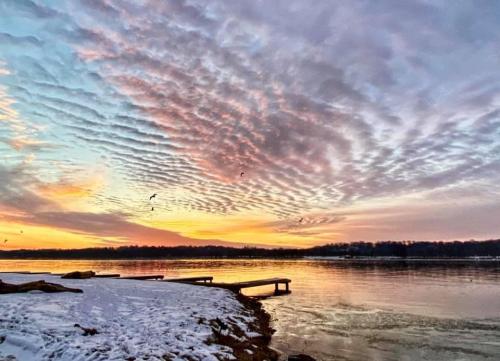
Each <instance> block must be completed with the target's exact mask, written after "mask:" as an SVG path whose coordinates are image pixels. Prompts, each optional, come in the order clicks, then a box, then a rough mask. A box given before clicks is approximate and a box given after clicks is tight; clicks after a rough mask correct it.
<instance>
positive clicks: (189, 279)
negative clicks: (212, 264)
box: [163, 276, 214, 283]
mask: <svg viewBox="0 0 500 361" xmlns="http://www.w3.org/2000/svg"><path fill="white" fill-rule="evenodd" d="M213 279H214V278H213V277H212V276H199V277H183V278H169V279H166V280H163V281H164V282H177V283H193V282H203V283H207V282H208V283H212V281H213Z"/></svg>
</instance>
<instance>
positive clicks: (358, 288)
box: [0, 260, 500, 360]
mask: <svg viewBox="0 0 500 361" xmlns="http://www.w3.org/2000/svg"><path fill="white" fill-rule="evenodd" d="M76 269H79V270H86V269H93V270H96V271H103V272H113V273H114V272H116V273H121V274H122V275H132V274H148V273H155V274H156V273H161V274H165V275H166V277H181V276H201V275H212V276H214V277H215V280H216V281H222V282H232V281H244V280H251V279H258V278H267V277H288V278H291V279H292V280H293V281H292V284H291V290H292V293H291V294H290V295H288V296H281V297H274V298H269V299H266V300H264V301H263V303H264V307H265V308H266V310H268V311H269V312H270V313H271V315H272V317H273V323H274V327H275V328H276V330H277V331H276V334H275V336H274V337H273V346H274V347H276V348H277V349H280V350H282V351H284V352H287V353H297V352H304V353H308V354H311V355H313V356H315V357H317V358H318V359H320V360H498V359H500V265H499V264H498V263H485V262H480V263H479V262H457V263H450V262H431V263H425V264H424V263H423V262H412V263H404V262H394V261H390V262H389V261H386V262H358V261H350V262H346V261H339V260H335V261H328V260H292V261H284V260H112V261H80V260H79V261H67V260H39V261H38V260H37V261H32V260H29V261H28V260H0V271H14V270H19V271H22V270H30V271H53V272H56V271H57V272H65V271H72V270H76ZM0 277H1V275H0ZM272 290H273V286H267V287H262V288H255V289H251V290H246V291H245V293H247V294H253V295H255V294H267V293H271V292H272Z"/></svg>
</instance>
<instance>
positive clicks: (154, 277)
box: [119, 275, 163, 281]
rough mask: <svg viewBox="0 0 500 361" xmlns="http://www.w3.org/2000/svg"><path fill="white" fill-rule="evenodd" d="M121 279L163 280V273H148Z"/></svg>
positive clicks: (121, 278)
mask: <svg viewBox="0 0 500 361" xmlns="http://www.w3.org/2000/svg"><path fill="white" fill-rule="evenodd" d="M119 279H120V280H141V281H143V280H162V279H163V275H148V276H126V277H120V278H119Z"/></svg>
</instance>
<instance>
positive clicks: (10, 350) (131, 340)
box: [0, 273, 279, 361]
mask: <svg viewBox="0 0 500 361" xmlns="http://www.w3.org/2000/svg"><path fill="white" fill-rule="evenodd" d="M0 278H1V279H3V280H4V281H5V282H9V283H15V284H18V283H23V282H27V281H28V282H29V281H34V280H41V279H45V280H47V281H48V282H57V283H59V284H63V285H65V286H72V287H79V288H82V289H83V290H84V293H83V294H80V295H81V296H75V294H68V293H58V294H47V293H39V292H36V293H24V294H5V295H0V299H1V302H2V304H3V305H4V306H5V307H2V309H0V319H1V320H2V322H0V359H3V358H5V357H7V358H8V357H9V355H12V356H14V358H11V360H19V361H21V360H24V359H32V360H44V359H46V358H47V357H49V356H50V357H53V358H54V359H57V360H65V361H66V360H68V361H69V360H72V359H73V358H74V357H75V355H77V354H84V353H85V351H86V353H85V354H87V355H89V354H90V355H92V354H94V353H95V354H96V357H101V358H102V357H105V358H106V359H109V360H118V359H120V360H123V359H125V360H129V361H132V360H139V359H143V358H144V357H146V358H149V359H150V360H155V359H158V360H171V361H173V360H175V361H177V360H181V359H188V360H227V359H231V358H232V357H234V358H235V359H236V360H241V361H264V360H269V361H276V360H278V357H279V353H278V352H277V351H275V350H273V349H272V348H270V346H269V345H270V342H271V336H272V334H273V333H274V330H273V329H272V327H271V322H270V320H271V317H270V315H269V314H268V313H267V312H266V311H265V310H264V309H263V307H262V304H261V303H260V302H259V301H257V300H254V299H251V298H249V297H247V296H243V295H236V294H233V293H231V292H229V291H227V290H223V289H215V288H201V287H194V286H191V285H184V284H172V283H166V282H165V283H164V282H156V281H135V280H133V281H130V280H116V279H115V280H113V279H86V280H65V279H61V278H59V277H56V276H54V275H49V274H45V275H43V274H15V273H3V274H0ZM167 310H168V312H167ZM75 324H82V325H84V326H86V327H95V328H96V329H97V330H98V331H99V332H98V334H97V335H95V336H91V337H87V336H84V335H81V333H80V331H79V329H78V328H75V327H74V326H75ZM40 335H43V337H40Z"/></svg>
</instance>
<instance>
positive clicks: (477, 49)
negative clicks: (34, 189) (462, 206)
mask: <svg viewBox="0 0 500 361" xmlns="http://www.w3.org/2000/svg"><path fill="white" fill-rule="evenodd" d="M0 10H2V11H3V13H5V14H8V15H9V16H11V17H12V18H13V19H15V21H17V22H18V24H19V29H21V28H23V29H24V28H25V29H27V30H26V31H20V30H19V29H18V28H16V27H12V26H9V24H3V23H1V24H0V39H2V40H4V41H3V42H2V45H1V47H2V57H3V59H2V60H3V61H4V63H5V64H4V63H2V64H3V65H0V69H7V68H8V69H9V72H10V73H11V74H7V73H6V72H3V73H2V71H1V70H0V73H1V74H4V75H6V76H2V78H1V81H2V83H3V84H5V86H7V87H8V89H9V97H8V98H7V97H6V96H4V97H3V98H2V96H1V93H0V111H3V112H0V119H2V118H5V117H10V118H13V115H16V116H17V114H18V113H20V114H22V116H23V119H29V121H30V122H31V124H29V125H32V124H33V123H36V124H38V125H43V126H44V127H46V128H45V129H47V131H44V132H38V133H36V134H30V136H32V137H31V138H29V139H37V141H36V142H40V143H39V144H51V145H52V144H54V145H59V146H61V147H62V148H61V149H64V153H67V154H69V155H70V158H71V162H73V163H75V164H76V165H80V166H81V167H82V168H85V166H87V165H89V164H94V163H95V162H97V160H99V162H101V161H102V163H103V164H104V166H105V167H107V168H109V169H110V170H111V172H110V173H112V176H113V177H114V179H115V180H116V179H120V180H121V183H120V186H121V187H123V189H127V191H128V193H129V194H130V197H129V198H130V199H128V200H127V201H124V200H117V199H116V195H115V194H114V189H104V190H103V191H102V192H100V193H99V194H96V195H94V197H95V201H96V203H97V202H99V204H102V206H103V207H109V208H112V209H111V210H112V211H116V210H118V209H120V208H123V207H125V206H126V209H129V210H130V212H131V213H134V216H135V217H141V215H140V213H139V212H137V211H135V210H137V209H139V208H140V207H139V205H140V204H141V202H142V201H143V198H144V194H148V193H149V192H150V190H151V189H154V190H155V191H158V192H161V193H162V197H163V198H162V202H165V209H167V207H168V208H169V209H171V210H182V211H187V210H190V211H195V212H204V213H210V214H218V215H221V216H222V215H226V214H236V213H241V214H245V213H246V212H248V213H249V214H255V213H258V214H261V215H263V217H268V218H269V219H272V220H273V221H270V222H271V223H272V222H274V221H276V219H278V221H276V222H277V223H280V222H284V223H283V224H281V225H280V224H276V229H277V230H278V232H279V231H280V230H281V231H283V232H295V233H297V234H298V232H301V234H302V235H304V236H310V237H314V236H318V237H321V236H324V235H329V234H330V233H328V232H329V230H330V231H332V230H333V231H336V230H337V228H338V227H340V226H343V225H344V224H345V223H348V222H349V221H350V220H351V218H352V217H353V215H352V214H351V213H350V212H349V209H350V208H355V207H357V206H359V205H363V204H371V202H373V201H374V200H380V199H389V198H391V197H393V198H395V199H401V200H402V201H403V200H404V197H405V196H406V195H408V194H422V193H423V192H427V191H436V192H446V191H447V190H448V189H450V188H453V187H456V186H458V185H460V187H459V188H460V189H461V192H465V191H466V188H467V187H465V186H462V185H463V184H464V183H474V182H486V183H488V184H490V183H495V182H498V181H499V180H500V179H499V177H500V174H499V163H500V158H499V157H500V156H499V154H500V152H499V150H500V118H499V112H500V108H499V106H500V97H499V95H498V94H499V86H498V84H500V75H499V73H498V59H499V58H500V52H499V48H498V41H497V40H498V39H497V37H496V35H495V34H497V33H498V31H499V30H500V29H499V24H498V19H496V18H495V16H494V15H493V14H496V13H498V10H499V8H498V4H493V3H487V4H486V3H484V4H483V6H474V5H473V4H469V3H456V4H455V3H454V4H453V5H450V4H448V3H446V2H440V1H437V2H432V3H429V2H423V1H409V2H408V1H407V2H398V1H393V0H384V1H378V2H376V3H372V2H364V1H350V2H343V1H330V0H320V1H317V2H315V4H314V6H311V4H310V2H308V1H305V0H288V1H285V0H277V1H273V2H267V3H264V2H259V1H254V2H244V1H226V0H219V1H213V2H210V3H206V2H203V1H197V0H192V1H182V0H175V1H166V2H159V1H144V2H123V1H114V0H106V1H90V0H89V1H79V2H68V3H65V4H63V5H60V6H59V5H58V6H57V8H56V7H54V6H51V5H41V4H38V3H35V2H32V1H19V2H16V1H8V2H4V3H2V5H1V8H0ZM30 32H31V34H30ZM21 45H22V46H21ZM47 49H50V51H47ZM14 74H15V76H13V75H14ZM12 99H15V100H16V106H15V107H13V106H11V105H12V102H11V100H12ZM6 114H7V115H6ZM23 124H24V123H23ZM35 135H36V137H35ZM0 136H1V137H2V139H5V141H8V142H10V143H12V142H15V139H21V138H18V137H15V136H13V135H12V134H3V133H1V131H0ZM43 137H46V138H47V139H45V138H43ZM23 139H24V138H23ZM34 142H35V141H32V142H31V143H29V142H24V143H23V142H20V143H19V142H17V143H14V144H17V148H18V149H23V147H21V145H23V144H26V145H27V146H25V147H24V149H25V150H26V151H28V150H29V151H32V152H37V153H38V152H39V151H41V149H38V148H37V147H36V146H34V144H35V143H34ZM10 143H9V144H10ZM29 144H32V145H33V146H30V147H28V145H29ZM54 153H55V152H52V153H51V154H50V156H51V157H54V158H63V156H62V155H61V154H59V155H56V154H54ZM60 153H61V152H60ZM45 157H46V158H48V157H49V156H48V155H45ZM58 160H60V159H58ZM47 168H49V167H47ZM242 171H244V172H245V175H244V177H240V176H239V175H240V172H242ZM43 172H45V173H47V174H50V172H51V170H50V169H47V170H45V171H43ZM457 197H460V195H458V194H457ZM485 201H486V200H485ZM341 209H342V210H346V209H347V211H346V212H340V211H339V210H341ZM108 210H109V209H108ZM322 212H324V213H326V214H342V215H340V217H341V218H338V219H337V218H335V216H332V217H333V218H331V219H330V218H328V217H330V216H326V217H327V219H325V220H324V222H323V221H319V220H318V219H322V218H321V217H320V216H318V215H319V214H321V213H322ZM103 214H105V213H103ZM301 214H304V215H305V219H306V220H309V219H311V222H312V220H313V219H316V221H317V222H319V223H318V224H314V223H311V224H309V223H308V224H307V225H304V227H307V228H314V229H308V230H302V231H296V230H295V229H293V227H292V228H291V229H288V228H287V226H286V222H287V221H286V219H289V218H290V217H291V218H297V215H301ZM67 216H68V219H71V220H74V218H71V217H73V216H72V215H71V214H68V215H67ZM46 217H49V218H43V219H44V220H45V221H49V220H50V214H47V215H46ZM315 217H316V218H315ZM284 220H285V221H284ZM264 223H269V222H264ZM317 228H321V230H318V229H317ZM307 232H309V233H307ZM313 232H317V233H313Z"/></svg>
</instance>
